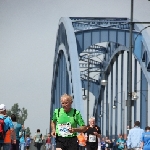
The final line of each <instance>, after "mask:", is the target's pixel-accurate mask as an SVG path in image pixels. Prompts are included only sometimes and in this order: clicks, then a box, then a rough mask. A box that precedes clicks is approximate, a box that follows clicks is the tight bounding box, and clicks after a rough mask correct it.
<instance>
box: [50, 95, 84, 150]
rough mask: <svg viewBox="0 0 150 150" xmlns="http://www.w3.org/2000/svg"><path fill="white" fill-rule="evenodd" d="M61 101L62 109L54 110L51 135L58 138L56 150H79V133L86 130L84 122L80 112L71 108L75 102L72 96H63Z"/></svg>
mask: <svg viewBox="0 0 150 150" xmlns="http://www.w3.org/2000/svg"><path fill="white" fill-rule="evenodd" d="M60 101H61V105H62V108H59V109H55V110H54V113H53V117H52V120H51V129H52V132H51V135H52V136H53V137H56V150H60V149H62V150H67V149H68V150H77V148H78V144H77V132H84V131H85V130H86V126H85V123H84V120H83V119H82V116H81V114H80V112H79V111H78V110H76V109H73V108H72V107H71V105H72V103H73V100H72V97H71V96H70V95H67V94H64V95H62V96H61V99H60ZM78 125H79V126H78Z"/></svg>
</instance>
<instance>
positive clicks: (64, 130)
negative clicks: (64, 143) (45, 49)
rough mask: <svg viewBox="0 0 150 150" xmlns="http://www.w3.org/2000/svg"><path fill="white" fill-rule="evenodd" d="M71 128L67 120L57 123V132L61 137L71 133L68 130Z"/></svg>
mask: <svg viewBox="0 0 150 150" xmlns="http://www.w3.org/2000/svg"><path fill="white" fill-rule="evenodd" d="M70 128H71V124H70V123H69V122H67V123H63V124H58V133H59V135H60V136H62V137H67V136H68V135H72V133H70V132H69V129H70Z"/></svg>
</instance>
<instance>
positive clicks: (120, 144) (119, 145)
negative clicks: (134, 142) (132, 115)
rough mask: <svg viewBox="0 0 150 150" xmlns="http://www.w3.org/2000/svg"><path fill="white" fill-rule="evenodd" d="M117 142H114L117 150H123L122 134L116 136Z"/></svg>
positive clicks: (124, 144) (124, 142)
mask: <svg viewBox="0 0 150 150" xmlns="http://www.w3.org/2000/svg"><path fill="white" fill-rule="evenodd" d="M118 137H119V138H118V140H117V142H116V145H117V147H118V150H123V149H124V148H125V146H126V141H125V140H124V139H123V135H122V134H119V136H118Z"/></svg>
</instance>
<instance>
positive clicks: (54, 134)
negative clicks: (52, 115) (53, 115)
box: [51, 120, 56, 136]
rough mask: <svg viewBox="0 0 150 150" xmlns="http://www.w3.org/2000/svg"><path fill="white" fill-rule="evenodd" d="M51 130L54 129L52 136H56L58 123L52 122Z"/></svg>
mask: <svg viewBox="0 0 150 150" xmlns="http://www.w3.org/2000/svg"><path fill="white" fill-rule="evenodd" d="M51 129H52V132H51V135H52V136H56V123H55V122H54V121H53V120H52V121H51Z"/></svg>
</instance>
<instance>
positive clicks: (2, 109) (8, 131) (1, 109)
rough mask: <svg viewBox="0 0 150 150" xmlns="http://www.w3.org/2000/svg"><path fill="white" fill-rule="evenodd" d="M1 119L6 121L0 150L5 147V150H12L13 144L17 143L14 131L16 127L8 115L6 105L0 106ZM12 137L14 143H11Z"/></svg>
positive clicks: (0, 141)
mask: <svg viewBox="0 0 150 150" xmlns="http://www.w3.org/2000/svg"><path fill="white" fill-rule="evenodd" d="M0 119H4V132H5V137H4V139H1V140H0V149H1V147H3V150H10V148H11V142H12V143H15V142H16V139H15V137H16V135H15V131H14V125H13V123H12V120H11V119H10V117H9V116H7V115H6V106H5V105H4V104H1V105H0ZM11 137H14V141H11Z"/></svg>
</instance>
